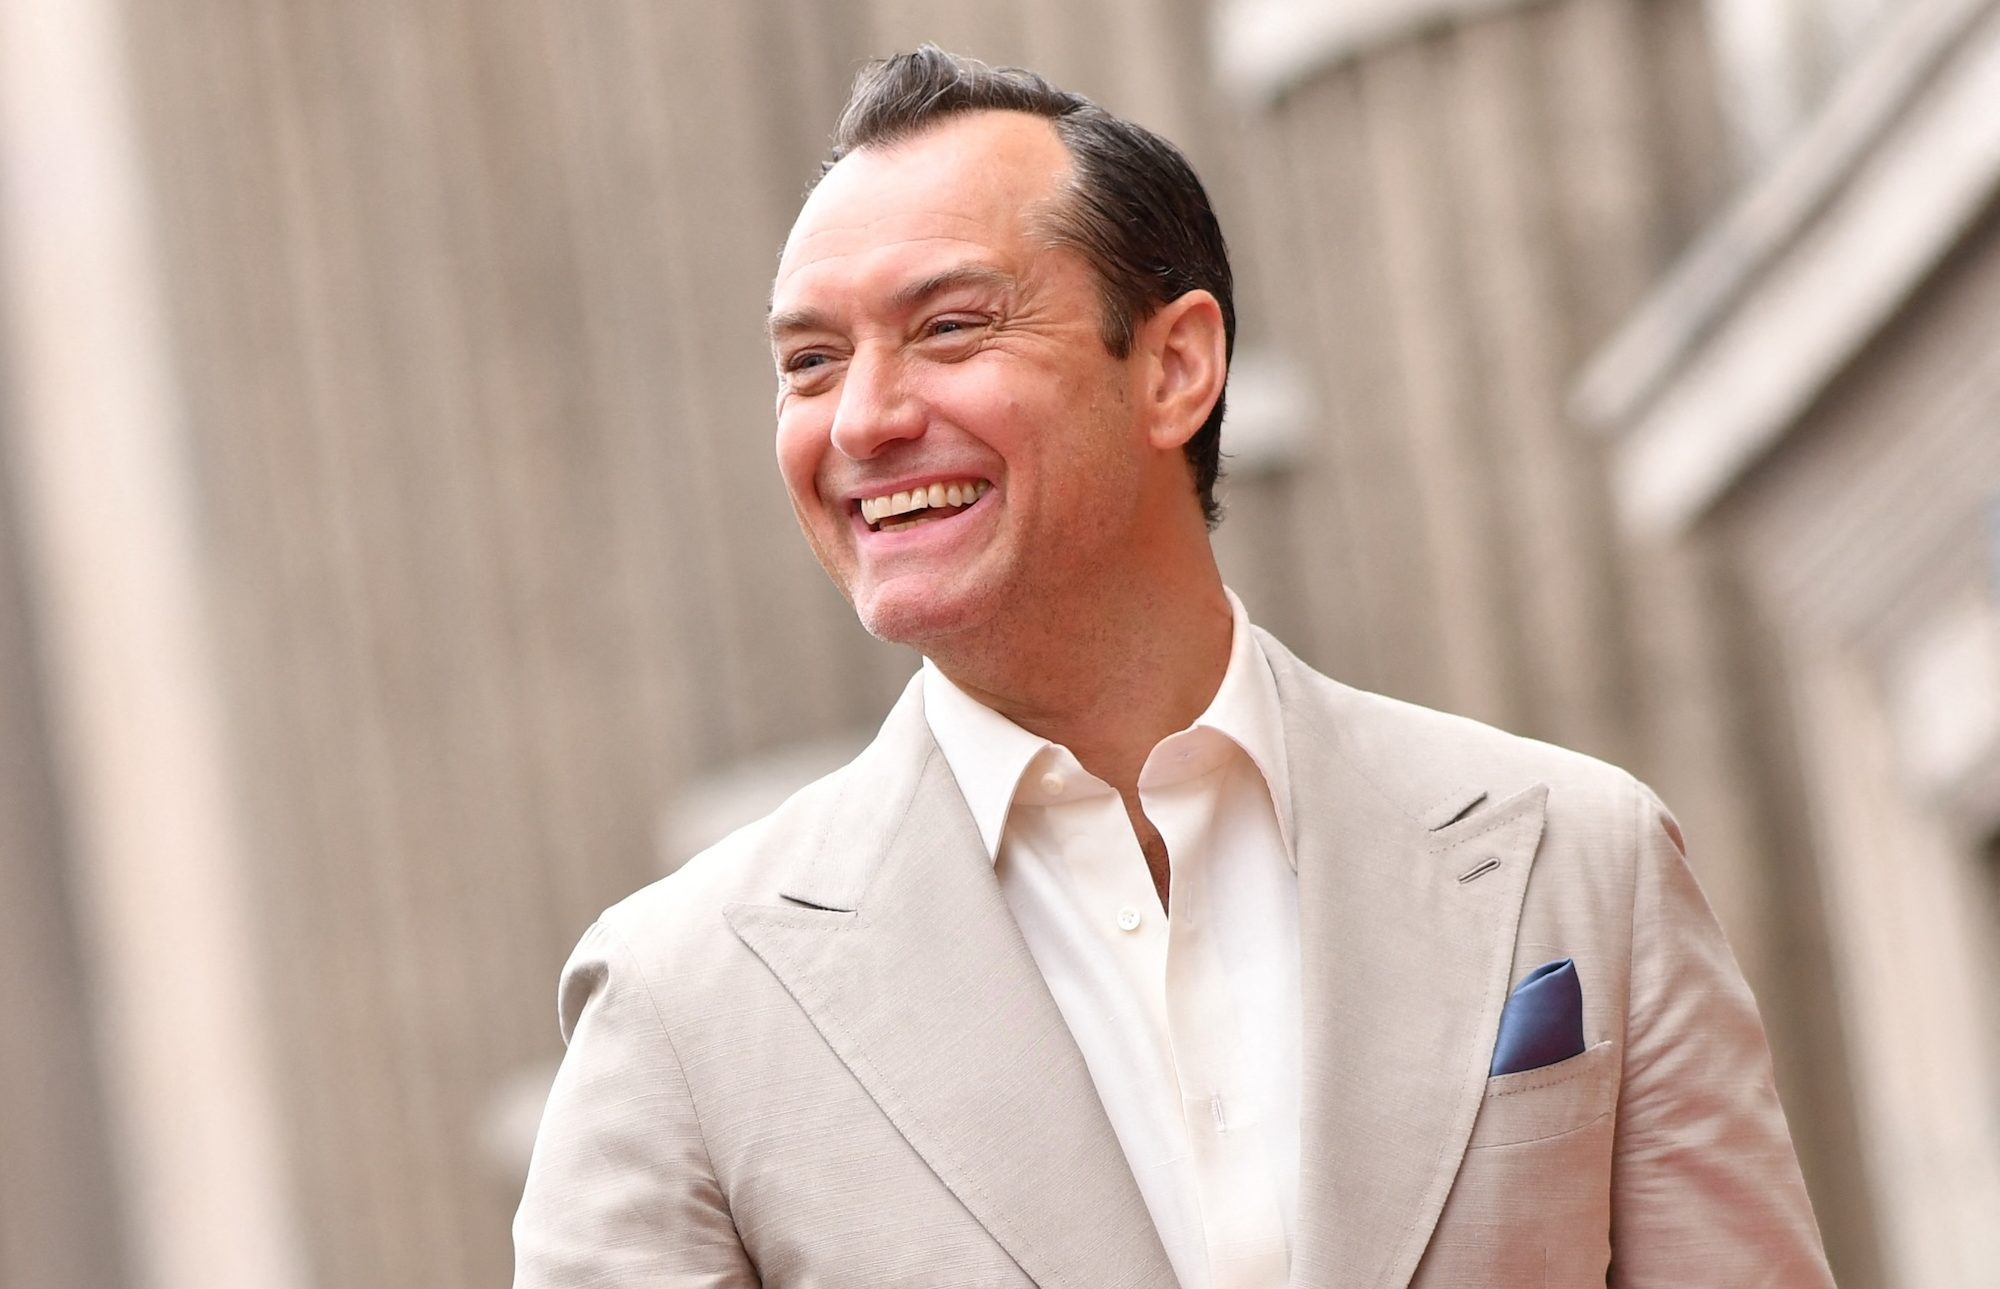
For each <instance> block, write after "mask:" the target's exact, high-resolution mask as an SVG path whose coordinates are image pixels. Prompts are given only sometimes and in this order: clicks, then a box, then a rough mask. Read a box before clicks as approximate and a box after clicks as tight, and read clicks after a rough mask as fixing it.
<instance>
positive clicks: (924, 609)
mask: <svg viewBox="0 0 2000 1289" xmlns="http://www.w3.org/2000/svg"><path fill="white" fill-rule="evenodd" d="M909 580H912V581H913V580H914V579H909ZM899 581H900V579H899ZM851 598H852V601H853V604H854V614H855V616H856V617H857V618H859V619H860V620H861V626H862V628H863V629H864V630H866V631H867V632H868V634H869V635H871V636H874V637H875V638H876V639H877V640H885V641H887V642H888V643H890V644H899V645H908V646H910V647H911V648H914V649H919V650H922V649H924V647H925V646H926V645H928V644H930V643H931V642H933V641H938V640H944V639H947V638H949V637H951V636H955V635H959V634H961V633H963V632H966V631H969V630H973V629H975V628H977V627H978V626H980V625H981V624H982V623H984V622H986V621H988V620H989V619H990V618H991V617H992V616H993V610H994V607H995V606H994V604H993V603H992V601H993V599H994V598H995V597H993V596H990V595H986V594H982V593H981V592H979V591H976V590H975V591H961V590H959V589H957V588H945V587H938V586H925V585H921V584H920V585H907V584H891V585H889V586H881V587H874V588H871V589H869V590H866V591H863V592H861V593H859V594H856V595H854V596H852V597H851Z"/></svg>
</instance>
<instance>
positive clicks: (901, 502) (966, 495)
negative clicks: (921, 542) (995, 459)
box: [857, 479, 993, 533]
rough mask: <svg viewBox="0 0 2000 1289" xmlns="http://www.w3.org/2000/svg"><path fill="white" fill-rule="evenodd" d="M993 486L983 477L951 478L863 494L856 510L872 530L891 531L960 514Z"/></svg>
mask: <svg viewBox="0 0 2000 1289" xmlns="http://www.w3.org/2000/svg"><path fill="white" fill-rule="evenodd" d="M992 487H993V485H992V484H991V483H988V482H987V481H986V480H984V479H952V480H948V481H943V482H939V483H933V484H927V485H925V486H924V487H921V488H910V489H908V490H906V491H903V492H885V493H882V494H881V495H880V496H875V497H863V498H861V500H860V502H859V503H858V506H857V509H858V510H859V512H860V515H861V519H862V522H864V523H866V524H867V525H868V527H869V530H870V531H871V532H878V533H891V532H897V531H900V530H902V529H905V528H915V527H916V526H917V525H919V524H930V523H936V522H937V521H938V520H940V519H950V518H951V517H952V516H954V515H958V514H961V513H963V512H964V511H965V510H966V509H967V508H969V507H970V506H971V505H972V504H973V503H974V502H976V501H978V500H979V499H980V498H981V497H983V496H985V495H986V494H987V492H988V491H989V490H990V489H991V488H992Z"/></svg>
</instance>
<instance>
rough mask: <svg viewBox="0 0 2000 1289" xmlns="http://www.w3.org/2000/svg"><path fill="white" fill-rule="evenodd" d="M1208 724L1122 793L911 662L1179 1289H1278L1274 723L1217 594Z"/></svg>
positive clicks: (1295, 1105) (1244, 627)
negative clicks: (1226, 638) (1156, 868)
mask: <svg viewBox="0 0 2000 1289" xmlns="http://www.w3.org/2000/svg"><path fill="white" fill-rule="evenodd" d="M1229 604H1230V608H1231V611H1232V613H1233V614H1234V620H1235V627H1234V633H1233V636H1232V639H1231V643H1230V650H1229V665H1228V669H1227V670H1226V671H1225V672H1224V674H1223V678H1222V684H1221V687H1220V688H1219V689H1218V690H1217V691H1216V695H1215V698H1214V700H1213V701H1212V702H1210V704H1209V706H1208V710H1207V711H1205V712H1203V713H1202V714H1201V717H1200V718H1199V719H1198V720H1196V721H1195V723H1194V724H1193V725H1191V726H1189V727H1188V728H1187V729H1185V730H1182V731H1180V732H1179V733H1177V734H1173V735H1170V736H1168V737H1167V738H1165V739H1162V740H1161V741H1160V742H1159V744H1158V745H1157V746H1155V747H1154V748H1153V750H1152V752H1151V754H1150V755H1148V756H1147V758H1146V763H1145V766H1144V768H1143V769H1141V771H1140V773H1139V800H1140V805H1141V807H1142V809H1143V810H1144V811H1145V814H1146V818H1147V819H1148V820H1150V821H1151V822H1152V824H1153V826H1154V827H1155V828H1157V829H1158V830H1159V833H1160V836H1161V838H1162V839H1163V840H1164V841H1165V842H1166V847H1167V863H1168V871H1169V886H1168V902H1169V905H1170V908H1169V909H1167V910H1165V911H1164V915H1163V910H1162V909H1161V907H1160V900H1159V895H1158V893H1157V892H1156V890H1155V888H1154V886H1153V879H1152V875H1151V874H1150V873H1149V872H1148V871H1147V868H1146V860H1145V856H1144V855H1143V854H1142V853H1141V851H1140V848H1139V841H1138V838H1137V836H1136V835H1135V834H1134V832H1133V829H1132V823H1131V820H1130V818H1129V817H1128V816H1127V815H1126V813H1125V804H1124V802H1123V800H1122V799H1121V798H1120V797H1119V795H1118V793H1117V792H1116V791H1115V790H1114V789H1113V788H1111V787H1110V786H1109V785H1108V784H1106V783H1104V782H1103V781H1102V780H1100V779H1097V778H1095V777H1093V776H1092V775H1090V774H1089V773H1087V772H1086V771H1085V770H1084V769H1083V767H1082V766H1081V765H1080V764H1079V763H1078V762H1077V760H1076V758H1075V757H1074V756H1072V755H1071V754H1070V752H1069V750H1068V749H1066V748H1064V747H1061V746H1059V745H1057V744H1054V743H1051V742H1049V741H1048V740H1047V739H1044V738H1040V737H1038V736H1036V735H1034V734H1031V733H1029V732H1028V731H1026V730H1024V729H1022V728H1021V727H1020V726H1018V725H1015V724H1014V723H1013V722H1011V721H1009V720H1007V719H1006V718H1005V717H1003V716H1001V715H999V714H998V713H997V712H994V711H993V710H992V709H991V708H988V707H986V706H984V705H982V704H981V703H979V702H978V701H976V700H975V699H973V698H971V697H970V696H969V695H967V694H966V693H965V692H964V691H963V690H961V689H959V688H958V686H956V685H954V684H953V683H952V682H951V681H950V680H949V679H948V678H947V677H946V676H945V675H944V673H943V672H941V671H939V670H938V669H937V668H936V667H934V666H932V665H931V664H930V663H928V662H926V663H925V664H924V680H923V684H924V711H925V714H926V716H927V717H928V719H929V721H930V727H931V732H932V734H933V735H934V736H935V737H936V739H937V742H938V747H939V748H940V749H941V750H942V751H943V753H944V756H945V760H946V762H947V763H948V764H949V765H950V766H951V772H952V775H953V777H954V778H956V779H957V781H958V785H959V788H960V790H961V791H962V792H963V793H964V794H965V799H966V803H967V804H968V805H969V806H970V807H971V810H972V816H973V819H974V820H975V821H976V822H977V824H978V826H979V834H980V836H981V837H982V838H983V839H984V840H985V842H986V849H987V853H988V854H989V855H990V856H991V857H992V859H993V863H994V867H995V871H996V873H997V875H998V877H999V880H1000V889H1001V891H1002V892H1003V893H1004V895H1005V896H1006V899H1007V903H1008V906H1009V907H1010V908H1012V909H1013V912H1014V918H1015V920H1016V921H1017V922H1018V923H1019V924H1020V927H1021V933H1022V936H1023V937H1024V938H1025V939H1026V940H1027V943H1028V950H1029V952H1030V953H1032V954H1033V955H1034V959H1035V965H1036V966H1037V967H1039V968H1040V969H1041V972H1042V976H1043V978H1044V979H1045V980H1046V981H1047V982H1048V986H1049V992H1050V993H1051V994H1053V995H1054V997H1055V1001H1056V1006H1057V1007H1058V1008H1060V1009H1061V1011H1062V1015H1063V1019H1064V1021H1066V1022H1067V1023H1068V1025H1069V1028H1070V1032H1071V1034H1073V1035H1074V1036H1075V1038H1076V1043H1077V1046H1078V1048H1079V1049H1081V1050H1082V1053H1083V1058H1084V1061H1085V1063H1086V1064H1087V1065H1088V1067H1089V1069H1090V1076H1091V1079H1092V1080H1093V1081H1094V1082H1095V1083H1096V1085H1097V1092H1098V1096H1099V1097H1100V1098H1101V1099H1102V1101H1103V1103H1104V1109H1105V1112H1106V1114H1107V1115H1108V1116H1109V1118H1110V1120H1111V1127H1112V1129H1113V1131H1115V1132H1116V1133H1117V1135H1118V1143H1119V1145H1120V1146H1121V1147H1122V1148H1123V1149H1124V1151H1125V1157H1126V1159H1127V1161H1129V1163H1130V1164H1131V1167H1132V1175H1133V1177H1134V1178H1135V1179H1136V1180H1137V1181H1138V1183H1139V1192H1140V1194H1141V1195H1142V1196H1143V1197H1144V1198H1145V1201H1146V1207H1147V1209H1148V1211H1149V1212H1150V1213H1151V1214H1152V1218H1153V1224H1154V1225H1155V1226H1156V1227H1157V1228H1158V1229H1159V1233H1160V1241H1161V1243H1162V1244H1163V1245H1164V1246H1165V1247H1166V1251H1167V1257H1168V1259H1169V1261H1171V1262H1172V1263H1173V1267H1174V1273H1175V1275H1176V1276H1177V1277H1178V1278H1179V1280H1180V1282H1181V1284H1182V1285H1183V1286H1185V1289H1278V1287H1279V1286H1282V1285H1283V1284H1284V1283H1285V1278H1286V1273H1287V1270H1288V1266H1289V1249H1290V1245H1291V1239H1292V1230H1293V1219H1294V1214H1295V1212H1296V1209H1297V1200H1298V1155H1299V1032H1300V1016H1299V916H1298V875H1297V861H1296V859H1295V857H1294V854H1293V851H1292V845H1291V828H1292V825H1291V793H1290V789H1289V784H1288V780H1287V771H1286V764H1285V744H1284V726H1283V721H1282V718H1281V715H1280V712H1279V708H1278V693H1277V686H1276V684H1275V682H1274V681H1273V680H1272V678H1271V669H1270V664H1269V663H1268V662H1267V661H1266V660H1265V657H1264V651H1263V649H1262V648H1261V647H1260V646H1259V645H1258V643H1257V639H1256V637H1255V636H1254V635H1253V634H1252V633H1251V631H1250V629H1249V621H1248V619H1247V618H1246V616H1245V614H1244V611H1243V605H1242V603H1241V602H1240V601H1239V600H1237V598H1236V596H1235V594H1234V593H1230V595H1229Z"/></svg>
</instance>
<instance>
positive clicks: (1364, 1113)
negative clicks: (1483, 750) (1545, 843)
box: [1273, 656, 1547, 1289]
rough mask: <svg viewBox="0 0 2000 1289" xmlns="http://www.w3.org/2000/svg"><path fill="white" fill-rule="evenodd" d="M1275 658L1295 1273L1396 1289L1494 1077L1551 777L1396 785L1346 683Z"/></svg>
mask: <svg viewBox="0 0 2000 1289" xmlns="http://www.w3.org/2000/svg"><path fill="white" fill-rule="evenodd" d="M1294 669H1296V670H1294ZM1273 670H1274V671H1275V672H1277V674H1278V677H1279V681H1280V687H1281V692H1282V693H1283V696H1284V699H1285V705H1286V713H1287V739H1286V742H1287V750H1288V753H1289V755H1290V758H1291V765H1292V782H1293V783H1294V784H1296V785H1300V790H1299V791H1298V792H1297V793H1296V795H1295V800H1294V813H1295V816H1296V821H1297V846H1298V859H1299V910H1300V913H1299V916H1300V927H1299V931H1300V956H1301V962H1300V967H1301V978H1300V993H1301V1002H1302V1009H1303V1014H1304V1016H1305V1018H1306V1031H1305V1035H1304V1043H1303V1046H1302V1049H1301V1053H1302V1061H1301V1071H1300V1075H1301V1083H1302V1087H1301V1124H1300V1160H1299V1220H1298V1230H1297V1234H1296V1239H1295V1241H1294V1247H1293V1250H1292V1277H1291V1279H1292V1283H1293V1284H1294V1285H1314V1286H1342V1287H1346V1286H1354V1287H1355V1289H1361V1287H1363V1286H1365V1287H1367V1289H1390V1287H1391V1286H1402V1285H1406V1284H1408V1283H1409V1281H1410V1278H1411V1277H1412V1276H1413V1275H1414V1274H1415V1272H1416V1267H1417V1263H1418V1260H1419V1259H1420V1258H1421V1257H1422V1256H1423V1250H1424V1246H1425V1245H1426V1244H1427V1243H1428V1242H1429V1239H1430V1234H1431V1231H1432V1229H1433V1228H1434V1227H1435V1226H1436V1224H1437V1220H1438V1215H1439V1213H1440V1212H1441V1211H1442V1209H1443V1206H1444V1201H1445V1197H1446V1195H1447V1194H1448V1193H1449V1191H1450V1189H1451V1184H1452V1181H1453V1179H1454V1177H1455V1176H1456V1174H1457V1171H1458V1165H1459V1161H1460V1159H1461V1157H1462V1156H1463V1154H1464V1150H1465V1143H1466V1141H1467V1139H1468V1138H1469V1137H1470V1135H1471V1131H1472V1122H1473V1119H1474V1118H1475V1117H1476V1115H1477V1114H1478V1110H1479V1104H1480V1100H1481V1098H1482V1096H1483V1095H1484V1093H1485V1086H1486V1070H1487V1063H1488V1060H1489V1058H1490V1056H1491V1052H1492V1047H1493V1037H1494V1033H1495V1031H1496V1030H1497V1028H1498V1025H1499V1018H1500V1010H1501V1007H1502V1006H1503V1005H1504V1003H1505V1001H1506V992H1507V984H1508V972H1509V964H1510V963H1511V961H1512V958H1513V949H1514V939H1515V934H1516V931H1517V929H1518V927H1519V924H1520V916H1521V901H1522V896H1523V893H1524V891H1525V890H1526V887H1527V880H1528V872H1529V868H1530V867H1531V865H1532V862H1533V859H1534V854H1535V849H1536V846H1537V844H1538V843H1539V841H1540V839H1541V832H1542V817H1543V805H1544V802H1545V800H1546V798H1547V789H1546V788H1544V787H1540V786H1537V787H1534V788H1530V789H1528V790H1527V791H1525V792H1522V793H1520V794H1518V795H1517V796H1514V797H1513V798H1511V799H1509V800H1506V801H1501V802H1497V803H1495V802H1491V801H1487V800H1485V799H1484V796H1483V793H1482V792H1481V791H1480V790H1479V789H1478V788H1477V787H1476V786H1474V787H1457V788H1453V789H1452V790H1451V791H1450V792H1448V793H1446V794H1444V795H1442V796H1441V795H1440V794H1438V793H1436V792H1431V793H1428V794H1425V793H1423V792H1421V791H1420V790H1417V789H1414V788H1413V789H1412V792H1411V795H1410V797H1409V799H1408V800H1398V799H1395V798H1393V797H1392V796H1390V795H1389V793H1388V792H1386V791H1385V790H1384V789H1383V788H1382V787H1378V786H1377V785H1376V783H1375V782H1372V781H1371V778H1370V777H1369V776H1366V775H1364V774H1363V773H1362V772H1361V770H1360V769H1359V768H1357V766H1356V765H1355V764H1354V762H1353V761H1352V760H1350V759H1349V757H1348V755H1347V754H1346V753H1344V752H1343V751H1342V750H1341V748H1340V743H1341V734H1342V731H1341V723H1342V722H1343V721H1345V720H1347V719H1349V714H1348V713H1347V712H1345V711H1344V710H1342V709H1341V708H1342V704H1341V703H1340V702H1339V700H1338V699H1337V698H1334V697H1331V695H1335V694H1340V693H1348V692H1351V691H1344V690H1339V689H1338V688H1337V687H1335V686H1333V685H1332V684H1331V682H1327V681H1325V680H1323V678H1319V677H1317V676H1312V674H1311V673H1310V672H1307V671H1305V669H1304V668H1303V666H1302V665H1301V664H1299V663H1297V662H1296V660H1292V659H1289V656H1287V657H1286V659H1285V660H1284V662H1283V663H1276V662H1274V668H1273ZM1308 677H1310V679H1308ZM1365 719H1374V718H1373V717H1369V718H1365Z"/></svg>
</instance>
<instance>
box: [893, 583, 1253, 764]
mask: <svg viewBox="0 0 2000 1289" xmlns="http://www.w3.org/2000/svg"><path fill="white" fill-rule="evenodd" d="M1204 553H1205V551H1204ZM1189 574H1190V575H1189V576H1187V577H1185V578H1183V579H1179V580H1178V581H1177V584H1174V585H1169V586H1151V587H1148V586H1143V585H1127V586H1126V587H1124V588H1123V593H1122V594H1115V595H1114V596H1112V597H1111V598H1109V599H1107V598H1106V597H1105V596H1104V595H1102V594H1099V595H1095V596H1093V597H1091V602H1090V605H1089V609H1088V611H1087V612H1076V613H1048V612H1043V613H1038V614H1036V615H1035V620H1034V621H1032V622H1020V623H1015V624H989V625H988V626H987V627H986V628H985V629H984V630H982V631H981V632H980V639H979V640H978V641H977V646H976V647H968V646H959V647H953V645H952V644H951V643H949V642H934V643H933V645H932V647H929V648H927V649H926V650H925V652H926V653H927V654H928V655H929V656H930V658H931V661H932V662H934V663H936V664H937V666H938V668H939V670H941V671H943V672H944V674H945V675H947V676H949V677H950V678H951V680H952V683H954V684H956V685H957V686H958V687H959V688H960V689H963V690H964V691H965V692H966V693H968V694H970V695H971V696H972V697H974V698H976V699H978V700H979V701H980V702H982V703H984V704H986V706H988V707H990V708H992V709H993V710H994V711H996V712H999V713H1000V714H1001V715H1002V716H1005V717H1006V718H1007V719H1008V720H1011V721H1013V722H1014V723H1015V724H1016V725H1019V726H1020V727H1021V728H1022V729H1025V730H1028V731H1029V732H1031V733H1033V734H1037V735H1040V736H1041V737H1042V738H1045V739H1048V740H1049V741H1050V742H1052V743H1059V744H1061V745H1062V746H1064V747H1066V748H1068V749H1069V750H1070V752H1071V754H1072V755H1074V756H1075V757H1076V759H1077V760H1078V761H1079V762H1080V763H1081V764H1082V765H1083V768H1084V769H1086V770H1088V771H1089V772H1090V773H1091V774H1093V775H1095V776H1096V777H1098V778H1099V779H1102V780H1103V781H1104V782H1105V783H1107V784H1109V785H1110V786H1112V787H1113V788H1116V789H1117V790H1118V791H1119V792H1120V793H1121V794H1124V795H1125V796H1126V797H1127V798H1128V800H1129V799H1132V797H1133V796H1134V794H1135V793H1136V792H1137V790H1138V783H1139V771H1140V770H1141V769H1142V768H1143V767H1144V766H1145V763H1146V757H1147V756H1148V755H1149V754H1150V753H1151V752H1152V750H1153V748H1154V746H1155V745H1156V744H1158V743H1159V742H1160V740H1161V739H1164V738H1166V737H1167V736H1168V735H1170V734H1173V733H1175V732H1176V731H1179V730H1182V729H1185V728H1187V727H1188V726H1189V725H1191V724H1193V723H1194V720H1195V718H1196V717H1198V716H1200V715H1201V714H1202V712H1203V711H1205V710H1206V709H1207V707H1208V704H1209V703H1210V702H1211V701H1212V700H1213V699H1214V697H1215V692H1216V690H1217V689H1219V688H1220V687H1221V685H1222V676H1223V673H1224V672H1225V671H1226V670H1227V669H1228V666H1229V646H1230V633H1231V627H1232V623H1231V617H1230V611H1229V601H1228V599H1227V597H1226V596H1224V594H1223V591H1222V579H1221V577H1220V575H1219V574H1218V573H1217V572H1216V569H1215V565H1214V561H1213V560H1212V559H1209V560H1206V561H1202V562H1201V563H1200V564H1199V566H1197V567H1195V568H1193V569H1190V570H1189Z"/></svg>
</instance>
